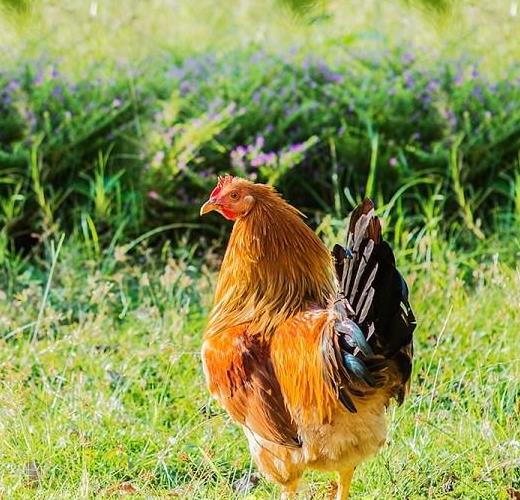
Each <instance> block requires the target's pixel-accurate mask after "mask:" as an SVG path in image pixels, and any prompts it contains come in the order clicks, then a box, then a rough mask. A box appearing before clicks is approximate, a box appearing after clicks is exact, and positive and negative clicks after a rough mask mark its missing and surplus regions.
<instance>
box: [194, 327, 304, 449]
mask: <svg viewBox="0 0 520 500" xmlns="http://www.w3.org/2000/svg"><path fill="white" fill-rule="evenodd" d="M202 358H203V364H204V371H205V374H206V379H207V381H208V386H209V389H210V392H211V393H212V394H213V396H215V397H216V398H217V400H218V401H219V403H220V404H221V405H222V406H223V407H224V408H225V409H226V410H227V412H228V413H229V415H230V416H231V417H232V418H233V419H234V420H236V421H237V422H239V423H240V424H242V425H243V426H245V427H246V428H248V429H249V430H252V431H254V433H255V434H258V435H260V436H261V437H263V438H264V439H267V440H269V441H272V442H274V443H277V444H281V445H284V446H288V447H300V446H301V442H300V440H299V438H298V433H297V430H296V425H295V423H294V421H293V419H292V417H291V415H290V414H289V412H288V411H287V409H286V406H285V404H284V400H283V396H282V392H281V390H280V385H279V383H278V379H277V377H276V374H275V372H274V368H273V362H272V360H271V355H270V347H269V344H268V343H267V342H266V341H264V340H262V339H260V338H259V337H258V336H250V335H248V332H247V325H238V326H234V327H231V328H228V329H227V330H224V331H222V332H220V333H219V335H218V336H213V337H209V338H207V339H206V340H205V341H204V345H203V348H202Z"/></svg>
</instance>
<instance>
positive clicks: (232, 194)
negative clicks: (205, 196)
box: [229, 191, 238, 200]
mask: <svg viewBox="0 0 520 500" xmlns="http://www.w3.org/2000/svg"><path fill="white" fill-rule="evenodd" d="M229 197H230V198H231V199H232V200H238V193H237V192H236V191H231V193H229Z"/></svg>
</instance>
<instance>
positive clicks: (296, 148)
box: [289, 143, 305, 154]
mask: <svg viewBox="0 0 520 500" xmlns="http://www.w3.org/2000/svg"><path fill="white" fill-rule="evenodd" d="M303 151H305V145H304V144H301V143H297V144H291V145H290V146H289V152H290V153H296V154H297V153H302V152H303Z"/></svg>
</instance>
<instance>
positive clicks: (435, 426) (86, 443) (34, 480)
mask: <svg viewBox="0 0 520 500" xmlns="http://www.w3.org/2000/svg"><path fill="white" fill-rule="evenodd" d="M143 245H144V244H141V245H139V246H137V247H135V248H134V249H133V250H132V251H131V252H130V254H131V255H125V254H124V253H123V251H122V248H120V247H117V248H116V249H115V252H114V253H111V252H102V254H101V256H100V257H99V258H89V257H88V255H86V254H85V251H84V249H83V247H82V246H81V245H78V244H76V243H75V242H74V240H67V241H65V243H64V245H63V247H62V248H61V251H60V253H59V254H58V255H57V256H56V252H54V256H55V257H57V258H55V259H54V262H55V264H56V265H55V269H54V274H53V276H52V283H49V281H48V277H49V273H50V270H51V266H52V261H53V259H52V255H51V252H50V248H49V249H48V250H49V252H48V257H47V259H46V260H45V261H44V262H41V264H40V265H39V266H30V265H26V266H25V267H23V270H22V271H21V272H20V274H19V275H18V276H17V277H16V280H15V281H13V283H12V285H11V287H10V288H9V289H7V288H5V289H4V290H5V291H4V292H1V293H0V331H1V340H0V342H1V344H2V345H1V346H0V383H1V390H0V433H1V434H0V435H1V439H0V456H1V460H0V492H1V493H2V494H3V495H4V496H5V497H6V498H32V497H34V498H46V499H47V498H60V499H61V498H88V497H94V496H98V497H99V496H101V497H103V496H104V497H110V496H114V495H117V494H118V493H120V492H121V491H122V490H125V489H126V491H127V492H130V493H131V492H133V494H135V496H136V498H146V497H150V496H155V497H161V496H167V495H171V496H173V497H175V496H177V497H179V498H190V497H192V498H200V499H206V498H221V499H223V498H245V497H247V498H268V497H272V496H273V495H274V494H275V491H276V490H275V489H274V488H273V487H272V486H270V485H269V484H268V483H267V482H264V481H263V480H261V481H260V482H259V483H258V484H257V485H256V487H255V488H254V489H253V490H252V491H251V492H250V493H249V496H247V495H244V494H240V493H239V492H237V491H236V489H235V487H234V486H233V484H234V482H235V481H237V480H238V479H240V478H242V477H244V476H247V475H248V474H250V473H251V472H252V471H254V467H253V466H252V464H251V460H250V457H249V454H248V451H247V448H246V443H245V438H244V437H243V435H242V433H241V431H239V430H238V429H237V427H236V426H235V425H234V424H233V423H232V422H230V420H229V419H228V418H227V417H226V416H225V414H224V413H223V412H222V411H221V410H220V409H219V408H218V407H217V405H216V404H215V403H214V402H212V401H211V400H210V399H209V397H208V393H207V391H206V389H205V385H204V379H203V374H202V370H201V363H200V357H199V348H200V344H201V335H202V331H203V327H204V322H205V316H206V313H207V311H208V307H209V303H210V300H211V291H212V287H213V283H214V279H215V272H214V269H215V262H216V261H217V260H218V258H217V257H216V255H215V254H213V253H212V252H209V253H208V252H206V254H205V256H204V258H203V259H201V258H200V257H197V251H196V249H194V250H193V251H190V252H189V251H188V250H186V247H184V250H175V251H172V250H171V249H170V248H169V247H168V246H166V247H165V248H163V251H162V252H160V254H158V252H153V251H152V250H150V249H149V248H147V247H146V246H143ZM439 245H440V244H439ZM492 245H496V242H490V241H488V242H486V243H485V244H482V247H481V250H483V253H482V254H481V255H480V256H474V257H469V256H468V254H459V255H457V254H455V253H453V252H452V251H451V250H450V249H449V247H448V246H446V245H440V247H439V250H436V251H435V252H434V254H433V262H430V263H429V264H427V263H425V262H424V261H423V262H422V263H421V262H417V263H414V262H413V261H412V260H411V258H410V256H407V255H408V253H407V252H405V251H402V252H401V253H400V255H401V259H400V260H401V261H403V263H404V268H405V270H406V274H407V276H408V279H409V282H410V285H411V290H412V298H413V305H414V307H415V311H416V314H417V317H418V322H419V327H418V329H417V333H416V343H415V347H416V357H415V366H414V374H413V379H412V392H411V394H410V396H409V397H408V399H407V400H406V402H405V404H404V405H403V406H402V407H399V408H392V409H391V410H390V412H389V419H390V422H391V424H390V434H389V443H388V445H387V446H386V447H385V448H384V449H383V451H382V452H381V453H380V454H379V456H378V457H377V458H376V459H374V460H373V461H371V462H369V463H367V464H365V465H363V466H362V467H360V469H359V470H358V472H357V474H356V478H355V481H354V484H353V490H352V492H353V493H352V495H353V498H374V499H375V498H403V499H404V498H464V499H469V498H475V499H482V498H485V499H496V498H503V499H505V498H507V490H508V488H516V489H520V418H519V416H520V406H519V405H520V394H519V387H518V381H519V379H520V311H519V308H518V304H519V303H520V274H519V271H518V269H514V268H513V267H511V266H509V265H507V264H506V263H504V262H503V261H502V259H503V255H502V254H501V253H497V255H496V256H495V257H494V258H487V257H486V256H485V255H487V254H489V253H490V252H492ZM179 248H183V247H182V245H180V246H179ZM513 251H516V252H518V244H516V246H515V245H513ZM475 255H476V254H475ZM406 261H407V262H406ZM468 269H469V272H468ZM47 283H49V287H48V288H49V293H48V296H47V298H45V288H46V285H47ZM6 286H7V285H6ZM40 310H41V311H42V314H41V316H40V317H39V311H40ZM31 339H32V340H31ZM307 479H308V482H307V486H305V491H306V492H307V495H309V494H310V492H313V493H314V494H315V496H314V498H325V496H326V491H327V486H328V482H329V480H330V479H331V477H329V476H326V475H321V474H311V475H310V476H309V477H308V478H307Z"/></svg>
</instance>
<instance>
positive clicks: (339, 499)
mask: <svg viewBox="0 0 520 500" xmlns="http://www.w3.org/2000/svg"><path fill="white" fill-rule="evenodd" d="M354 469H355V467H351V468H349V469H345V470H343V471H341V472H339V473H338V492H337V494H336V500H347V498H348V492H349V490H350V483H351V482H352V476H353V475H354Z"/></svg>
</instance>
